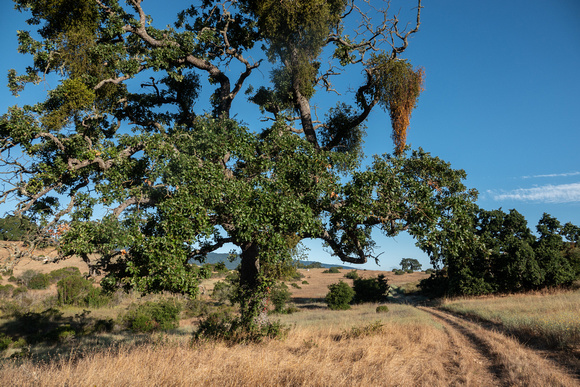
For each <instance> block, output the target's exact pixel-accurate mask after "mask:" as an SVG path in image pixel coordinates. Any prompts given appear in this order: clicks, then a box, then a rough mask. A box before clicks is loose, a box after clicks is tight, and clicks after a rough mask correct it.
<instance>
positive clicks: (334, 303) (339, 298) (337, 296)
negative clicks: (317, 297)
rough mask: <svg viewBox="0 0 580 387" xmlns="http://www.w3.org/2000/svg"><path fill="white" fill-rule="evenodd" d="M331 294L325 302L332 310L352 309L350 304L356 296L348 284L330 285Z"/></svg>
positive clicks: (327, 295) (329, 293)
mask: <svg viewBox="0 0 580 387" xmlns="http://www.w3.org/2000/svg"><path fill="white" fill-rule="evenodd" d="M328 290H329V292H328V293H327V294H326V297H325V298H324V300H325V301H326V304H327V305H328V307H329V308H330V309H332V310H346V309H350V305H349V304H350V302H351V301H352V300H353V298H354V296H355V292H354V290H353V288H351V287H350V286H349V285H348V284H347V283H345V282H342V281H339V282H338V283H337V284H331V285H328Z"/></svg>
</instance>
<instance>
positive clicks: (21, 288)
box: [12, 286, 28, 297]
mask: <svg viewBox="0 0 580 387" xmlns="http://www.w3.org/2000/svg"><path fill="white" fill-rule="evenodd" d="M27 292H28V288H27V287H26V286H19V287H17V288H16V289H14V290H13V291H12V297H16V296H19V295H21V294H24V293H27Z"/></svg>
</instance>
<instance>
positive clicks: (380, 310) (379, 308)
mask: <svg viewBox="0 0 580 387" xmlns="http://www.w3.org/2000/svg"><path fill="white" fill-rule="evenodd" d="M376 311H377V313H387V312H388V311H389V307H388V306H386V305H379V306H377V309H376Z"/></svg>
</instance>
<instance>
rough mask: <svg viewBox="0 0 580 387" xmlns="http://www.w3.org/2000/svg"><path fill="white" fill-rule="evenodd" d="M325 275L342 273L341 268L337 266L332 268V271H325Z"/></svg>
mask: <svg viewBox="0 0 580 387" xmlns="http://www.w3.org/2000/svg"><path fill="white" fill-rule="evenodd" d="M323 273H332V274H336V273H340V267H337V266H334V267H331V268H330V269H326V270H324V271H323Z"/></svg>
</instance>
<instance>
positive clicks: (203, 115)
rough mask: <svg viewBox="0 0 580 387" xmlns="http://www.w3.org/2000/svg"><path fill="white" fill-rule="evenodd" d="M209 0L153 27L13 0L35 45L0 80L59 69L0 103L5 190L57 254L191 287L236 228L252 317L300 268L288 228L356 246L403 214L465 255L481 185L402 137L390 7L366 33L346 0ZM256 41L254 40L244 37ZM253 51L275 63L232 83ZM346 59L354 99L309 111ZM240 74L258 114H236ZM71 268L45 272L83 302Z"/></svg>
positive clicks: (340, 251)
mask: <svg viewBox="0 0 580 387" xmlns="http://www.w3.org/2000/svg"><path fill="white" fill-rule="evenodd" d="M215 5H216V4H215V3H214V2H208V1H203V2H195V3H193V4H192V5H191V6H188V7H187V8H186V9H184V10H183V11H182V12H180V13H179V14H178V17H177V20H176V23H174V24H173V26H165V25H156V23H155V22H154V21H155V20H157V17H156V16H155V15H147V11H148V7H147V6H146V5H145V6H144V7H143V6H142V3H141V2H117V1H105V2H103V4H98V3H97V2H95V1H92V0H81V1H72V0H41V1H27V0H16V8H17V9H18V10H19V11H22V12H28V13H30V14H31V18H30V19H29V20H28V24H29V25H30V26H31V27H30V28H32V29H33V31H31V32H25V31H24V29H25V28H22V31H21V32H19V33H18V39H19V51H20V52H21V53H24V54H29V55H30V56H31V63H30V66H28V68H26V69H25V73H24V74H22V75H18V73H17V72H16V70H13V71H10V74H9V80H8V82H9V87H10V88H11V90H12V91H13V92H14V93H18V92H19V91H21V90H22V89H23V87H24V86H25V85H27V84H32V85H34V84H35V83H38V82H39V81H40V80H42V79H44V77H52V76H56V78H55V79H56V80H55V82H54V84H53V85H54V86H53V88H52V89H50V90H48V91H47V92H46V93H44V92H43V93H41V94H42V95H41V94H39V96H40V95H41V96H40V97H39V99H38V100H37V101H35V102H34V104H33V105H26V106H12V107H9V108H7V111H6V113H5V114H3V115H2V116H0V143H1V144H2V146H0V149H2V152H1V154H0V160H1V161H2V165H5V166H7V168H8V169H9V170H7V171H5V172H6V173H7V174H6V176H13V178H7V181H5V186H6V188H5V189H4V190H3V191H1V192H0V194H1V195H3V198H4V199H5V200H7V201H15V202H16V203H15V206H14V208H17V209H18V210H17V211H19V212H20V211H21V212H23V214H22V215H24V216H27V217H28V218H29V219H34V221H35V222H36V223H37V224H39V225H40V226H42V228H43V230H41V231H43V232H45V234H43V235H46V236H47V238H53V239H54V238H56V239H58V242H59V247H60V249H61V253H62V254H63V255H64V256H70V255H78V256H81V257H85V258H86V257H88V256H89V255H91V254H98V255H99V256H100V257H101V258H100V259H99V261H98V263H97V264H98V267H96V268H95V269H100V270H103V271H104V272H105V274H106V277H105V279H104V280H103V281H102V282H101V284H102V286H103V287H104V288H106V289H108V290H113V289H117V288H118V287H123V288H125V289H134V290H136V291H138V292H143V293H155V292H163V291H168V292H172V293H180V294H184V295H188V296H191V297H195V296H196V295H197V293H198V291H199V286H200V282H201V281H202V280H204V279H206V278H208V276H210V275H211V272H210V271H209V270H208V269H209V268H208V267H199V266H197V265H195V264H193V263H194V262H196V261H197V262H202V259H203V257H205V256H206V255H207V254H208V253H209V252H212V251H215V250H216V249H218V248H221V247H222V246H224V245H226V244H233V245H235V246H236V248H237V249H239V250H241V253H240V257H241V261H242V263H241V268H240V277H239V281H238V284H237V285H238V287H237V288H236V292H235V293H236V295H237V296H236V299H237V301H238V302H237V305H239V306H240V312H241V315H242V317H241V320H240V321H241V322H242V323H243V324H246V326H245V328H244V329H248V330H254V327H253V324H254V323H253V321H254V320H255V317H257V315H258V313H260V310H261V307H262V302H263V301H264V300H265V298H266V294H267V291H266V289H267V287H268V286H269V285H271V284H272V283H273V281H274V280H275V279H276V278H281V277H283V278H289V277H292V278H293V279H296V278H297V276H296V275H295V274H294V273H295V261H296V259H295V255H296V251H295V250H296V246H299V243H298V242H299V241H300V240H303V239H318V240H322V241H323V243H325V244H326V245H327V246H328V247H329V248H330V249H331V250H332V253H333V254H334V255H336V256H337V257H338V258H339V259H340V260H342V261H343V262H351V263H365V262H366V261H367V259H368V258H369V257H372V256H374V254H373V248H374V247H375V243H374V241H373V238H372V235H373V231H374V230H380V231H381V232H383V233H384V234H385V235H386V236H388V237H394V236H396V235H397V234H398V233H399V232H401V231H404V230H408V231H409V232H410V234H411V235H412V236H413V237H415V238H416V239H417V243H418V245H419V246H420V247H421V248H422V249H423V250H424V251H426V252H427V253H428V254H430V255H431V256H432V257H433V259H434V260H438V259H447V258H439V257H444V256H445V257H446V254H451V257H450V259H453V256H460V255H461V254H460V253H459V252H458V250H461V249H462V248H463V247H462V243H461V241H465V240H468V236H469V232H470V231H471V230H469V227H468V225H466V221H465V219H466V218H467V215H466V214H467V213H469V211H470V208H471V205H472V204H473V202H474V201H475V199H476V193H475V192H474V191H469V190H467V189H466V187H465V186H464V185H463V183H462V180H463V179H465V176H466V175H465V172H464V171H461V170H454V169H452V168H451V166H450V165H449V164H448V163H445V162H444V161H442V160H440V159H439V158H437V157H433V156H431V155H430V154H428V153H427V152H424V151H423V150H420V149H419V150H415V151H410V150H407V149H406V148H405V146H404V145H405V144H404V134H405V130H406V126H405V125H407V124H408V119H409V116H410V111H411V110H412V108H413V107H414V106H415V104H416V97H417V96H418V92H419V91H420V88H421V83H422V78H423V76H422V75H423V73H422V71H420V70H414V69H413V68H412V66H411V65H410V63H409V62H408V61H406V60H402V59H399V57H400V55H401V54H402V49H397V50H395V51H393V48H394V47H395V45H396V43H395V42H393V41H392V39H393V38H395V37H396V36H398V32H400V31H395V28H397V27H396V25H397V24H396V23H395V24H390V21H389V20H392V19H389V17H387V13H386V10H384V11H385V18H384V20H382V21H379V22H378V23H379V24H378V25H377V26H376V33H377V34H374V33H371V31H370V30H369V29H368V28H367V27H368V25H365V23H366V20H368V19H366V18H362V19H361V20H363V21H362V22H361V21H359V22H357V20H356V18H357V15H356V14H357V12H358V11H359V10H360V12H361V13H364V12H366V11H365V10H363V9H362V8H359V5H358V4H356V5H355V4H353V7H347V6H349V5H350V4H349V3H348V2H346V1H345V0H331V1H326V0H315V1H313V0H297V1H283V2H280V1H278V0H265V1H259V2H255V1H249V0H243V1H238V2H230V3H229V4H228V6H227V7H220V6H215ZM361 7H363V8H364V4H361ZM379 12H380V11H379ZM136 15H142V16H143V18H144V20H146V25H142V24H141V23H142V21H141V17H140V18H139V20H137V19H136ZM359 16H360V15H359ZM418 16H419V15H418ZM359 19H360V18H359ZM379 19H381V18H379ZM417 22H418V21H417ZM357 23H360V24H357ZM401 24H403V23H401ZM417 27H418V25H417ZM373 30H375V29H373ZM359 32H360V33H359ZM413 33H414V32H413ZM395 40H397V39H396V38H395ZM388 43H391V44H388ZM262 45H263V48H264V53H265V54H264V55H261V54H260V51H259V50H256V49H254V48H255V47H259V46H262ZM331 45H332V46H334V47H330V46H331ZM381 45H382V46H381ZM250 50H251V51H250ZM249 53H251V55H249ZM254 58H256V59H254ZM266 59H267V60H270V61H271V62H272V66H271V68H272V71H271V72H270V77H269V79H267V84H265V85H263V87H260V88H258V89H257V90H256V92H254V91H253V90H250V89H252V88H249V87H247V86H248V85H247V82H249V79H260V78H259V75H258V76H257V77H256V75H255V74H256V73H259V70H258V68H259V66H260V65H261V64H262V63H263V60H266ZM236 63H237V64H238V65H241V66H237V65H236ZM351 65H353V66H355V67H351ZM361 68H364V69H365V74H366V75H367V76H366V78H365V79H363V80H362V81H361V83H360V84H359V85H353V87H354V88H355V90H356V92H355V98H354V99H353V100H352V101H351V103H350V104H348V101H344V103H343V101H342V100H341V101H340V103H338V104H336V105H334V104H331V106H332V105H334V106H335V107H334V108H332V109H330V110H329V111H327V112H320V114H318V112H316V114H313V112H314V109H313V108H314V106H315V103H316V101H315V100H312V98H313V97H315V96H316V97H318V96H317V95H316V93H328V92H332V91H333V86H332V84H331V82H330V80H331V76H332V77H333V76H335V75H336V76H338V75H339V74H338V73H340V72H341V71H344V74H343V75H344V76H346V77H348V74H350V73H351V71H353V70H354V71H360V69H361ZM238 69H241V72H240V73H238V74H236V71H237V70H238ZM356 69H358V70H356ZM335 72H337V74H335ZM205 78H207V80H208V82H206V81H202V79H205ZM259 82H261V83H262V81H259ZM337 84H338V82H337ZM261 86H262V85H261ZM208 88H209V89H210V90H208ZM244 88H247V89H248V94H249V95H250V102H255V103H257V104H258V105H259V106H258V108H259V109H261V111H262V113H263V114H264V115H267V117H266V120H265V121H262V122H267V124H265V125H262V124H258V126H248V125H246V124H244V123H243V122H242V120H243V119H244V118H243V117H242V118H240V119H237V118H233V117H232V114H231V107H232V105H233V102H234V99H235V100H236V101H237V100H238V96H239V95H240V91H242V90H243V89H244ZM320 97H321V98H326V97H325V96H324V95H321V96H320ZM204 98H205V101H204V100H203V99H204ZM341 98H342V97H341ZM209 105H211V106H212V108H213V110H212V111H211V112H208V108H207V107H208V106H209ZM326 105H327V104H326ZM380 105H383V107H385V108H387V110H389V114H390V115H391V118H392V121H393V122H394V123H395V124H396V125H395V130H394V132H395V133H396V136H394V137H395V143H396V146H397V148H396V152H395V153H396V154H395V156H391V155H387V154H384V155H382V156H375V157H374V158H373V160H372V162H371V163H370V164H369V165H368V166H366V167H362V166H361V162H362V161H363V152H362V143H363V141H364V135H365V122H366V121H367V117H368V116H369V115H370V114H371V111H372V110H373V109H374V107H375V106H380ZM325 113H327V114H325ZM296 115H298V119H296ZM317 115H318V116H319V117H321V118H320V121H321V122H316V121H315V118H314V117H315V116H317ZM270 119H271V120H270ZM316 120H317V119H316ZM251 122H252V123H253V122H259V121H254V120H251ZM316 129H319V130H316ZM403 129H405V130H403ZM20 158H22V160H21V159H20ZM22 165H26V173H22V170H21V169H20V168H21V167H22ZM401 198H404V200H401ZM102 208H107V209H109V211H107V212H106V213H105V214H104V215H99V214H103V211H101V209H102ZM62 219H67V223H66V226H67V227H65V228H61V231H62V232H61V233H60V234H58V233H57V235H56V236H54V235H52V236H50V234H49V233H48V231H49V230H47V229H46V228H48V226H47V225H49V224H58V225H61V226H64V225H65V224H64V223H63V220H62ZM466 256H468V255H467V254H466V255H464V257H466ZM456 267H461V263H459V264H457V265H455V266H454V268H453V269H450V274H451V273H452V272H453V273H454V271H453V270H455V268H456ZM293 270H294V272H292V271H293ZM69 278H74V277H65V278H60V279H59V280H58V283H61V286H60V290H59V297H60V299H61V302H62V303H63V304H68V303H74V304H78V305H86V304H87V303H91V302H97V303H98V301H97V298H98V297H96V296H97V295H95V294H94V293H95V291H94V290H91V289H92V287H91V286H89V285H88V284H87V283H85V282H83V281H81V280H79V279H69ZM69 288H70V289H69ZM72 293H74V295H73V294H72ZM87 297H88V298H87ZM221 299H225V297H222V298H221ZM243 324H242V325H243Z"/></svg>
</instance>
